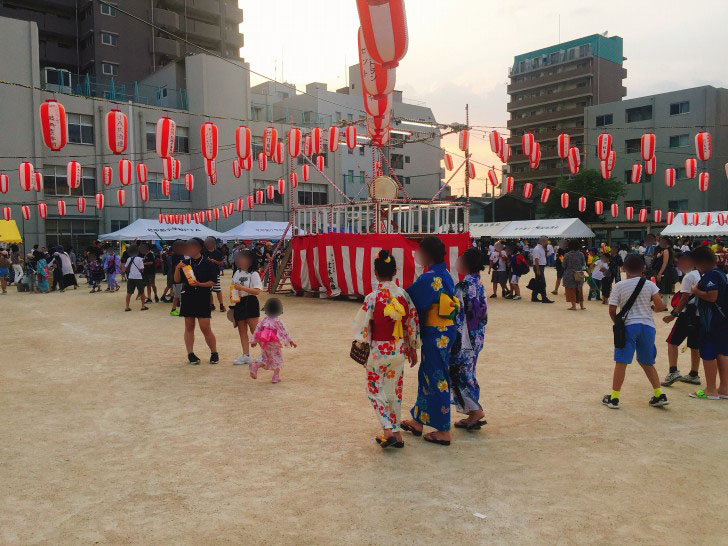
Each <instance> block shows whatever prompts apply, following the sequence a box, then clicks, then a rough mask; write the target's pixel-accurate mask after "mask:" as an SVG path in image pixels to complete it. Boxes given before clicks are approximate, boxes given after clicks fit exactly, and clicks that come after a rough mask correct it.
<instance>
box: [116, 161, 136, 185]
mask: <svg viewBox="0 0 728 546" xmlns="http://www.w3.org/2000/svg"><path fill="white" fill-rule="evenodd" d="M133 172H134V168H133V167H132V164H131V161H129V160H128V159H122V160H121V161H119V182H121V185H122V186H128V185H129V184H131V177H132V173H133Z"/></svg>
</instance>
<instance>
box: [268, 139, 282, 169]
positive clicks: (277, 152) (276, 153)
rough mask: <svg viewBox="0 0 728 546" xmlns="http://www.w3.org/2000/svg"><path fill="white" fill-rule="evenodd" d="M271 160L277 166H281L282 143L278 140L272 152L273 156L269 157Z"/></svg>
mask: <svg viewBox="0 0 728 546" xmlns="http://www.w3.org/2000/svg"><path fill="white" fill-rule="evenodd" d="M271 159H272V160H273V162H274V163H278V164H279V165H282V164H283V142H281V141H280V140H279V141H278V142H276V146H275V149H274V150H273V155H272V156H271Z"/></svg>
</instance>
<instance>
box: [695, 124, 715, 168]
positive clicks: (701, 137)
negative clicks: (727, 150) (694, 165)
mask: <svg viewBox="0 0 728 546" xmlns="http://www.w3.org/2000/svg"><path fill="white" fill-rule="evenodd" d="M695 155H697V156H698V159H700V161H708V160H709V159H710V158H711V156H712V155H713V137H712V136H711V135H710V133H709V132H708V131H701V132H699V133H698V134H697V135H695Z"/></svg>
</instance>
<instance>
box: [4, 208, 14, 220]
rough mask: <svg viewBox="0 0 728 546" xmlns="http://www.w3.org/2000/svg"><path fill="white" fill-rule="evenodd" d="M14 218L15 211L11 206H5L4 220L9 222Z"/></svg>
mask: <svg viewBox="0 0 728 546" xmlns="http://www.w3.org/2000/svg"><path fill="white" fill-rule="evenodd" d="M12 218H13V211H12V209H11V208H10V207H3V220H5V221H6V222H9V221H10V220H11V219H12Z"/></svg>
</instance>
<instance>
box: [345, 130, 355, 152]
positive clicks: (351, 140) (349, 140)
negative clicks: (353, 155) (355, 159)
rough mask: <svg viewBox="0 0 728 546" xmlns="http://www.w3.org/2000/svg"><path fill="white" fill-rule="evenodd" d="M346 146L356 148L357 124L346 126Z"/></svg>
mask: <svg viewBox="0 0 728 546" xmlns="http://www.w3.org/2000/svg"><path fill="white" fill-rule="evenodd" d="M346 146H347V148H349V149H350V150H353V149H354V148H356V126H354V125H349V126H348V127H347V128H346Z"/></svg>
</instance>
